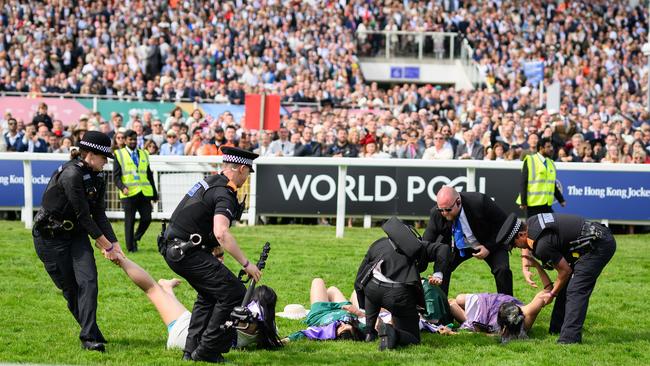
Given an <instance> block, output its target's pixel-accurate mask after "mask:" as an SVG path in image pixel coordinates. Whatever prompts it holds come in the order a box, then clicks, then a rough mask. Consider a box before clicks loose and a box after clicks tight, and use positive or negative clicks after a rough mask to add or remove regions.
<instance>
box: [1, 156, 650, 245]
mask: <svg viewBox="0 0 650 366" xmlns="http://www.w3.org/2000/svg"><path fill="white" fill-rule="evenodd" d="M67 159H68V156H67V155H65V154H38V153H0V163H1V162H2V161H22V162H23V175H24V180H23V182H24V199H25V201H24V202H25V204H24V206H23V207H22V208H21V211H22V215H21V217H22V221H23V222H24V223H25V227H26V228H31V227H32V225H33V211H34V207H33V204H32V202H33V184H32V177H33V174H32V162H33V161H65V160H67ZM220 163H221V157H217V156H201V157H199V156H152V157H151V169H152V171H153V172H154V176H155V177H156V179H157V182H156V184H157V187H159V192H160V201H159V202H158V204H157V206H155V207H154V212H153V214H152V216H153V218H154V219H169V218H170V217H171V214H172V212H173V210H174V208H175V207H176V205H177V204H178V202H179V201H180V200H181V198H182V197H183V195H184V194H185V193H186V192H187V190H188V189H189V188H190V187H191V186H192V185H193V184H194V183H195V182H196V181H197V180H199V179H201V178H202V177H204V176H206V175H209V174H214V172H216V171H217V170H218V168H219V165H220ZM262 165H281V166H301V165H302V166H305V165H307V166H335V167H337V168H338V173H337V174H338V175H337V182H338V183H337V193H336V194H337V199H336V202H337V204H336V236H337V237H343V234H344V228H345V217H346V196H345V195H346V193H345V182H346V176H347V169H348V167H386V168H395V167H411V168H423V169H435V168H463V169H466V182H467V191H470V192H473V191H476V190H477V188H476V169H478V168H480V169H509V170H519V169H521V162H519V161H509V162H507V161H483V160H436V161H430V160H411V159H361V158H311V157H262V158H259V159H257V160H255V166H256V167H259V166H262ZM556 166H557V169H558V170H559V171H562V170H572V171H607V172H612V173H616V172H644V173H649V172H650V171H649V169H648V166H647V165H635V164H581V163H557V164H556ZM106 170H108V171H111V170H112V163H111V162H109V163H108V164H107V166H106ZM259 184H260V182H257V177H256V174H255V173H252V174H251V177H250V179H249V186H248V187H246V186H245V187H244V188H243V189H242V196H243V194H244V193H248V199H249V202H248V211H247V213H245V215H244V216H243V218H242V221H244V222H247V223H248V225H255V223H256V219H257V216H258V214H257V195H258V191H259V187H258V186H259ZM108 185H109V186H111V185H112V179H111V178H110V177H109V181H108ZM513 189H516V188H515V187H513ZM260 193H262V192H260ZM107 196H108V197H107V200H108V203H107V207H108V210H107V214H108V216H109V217H110V218H114V219H122V218H124V213H123V212H122V210H121V207H120V206H119V201H118V200H117V196H116V195H114V196H111V194H110V193H109V194H108V195H107ZM366 220H367V218H366ZM611 222H615V221H611ZM630 223H637V224H644V223H645V224H647V222H630Z"/></svg>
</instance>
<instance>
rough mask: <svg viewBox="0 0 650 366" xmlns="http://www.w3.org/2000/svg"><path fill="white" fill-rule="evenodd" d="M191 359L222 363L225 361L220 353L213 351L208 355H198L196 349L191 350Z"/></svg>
mask: <svg viewBox="0 0 650 366" xmlns="http://www.w3.org/2000/svg"><path fill="white" fill-rule="evenodd" d="M192 360H194V361H203V362H211V363H224V362H226V359H224V358H223V356H222V355H221V353H215V354H214V355H212V356H210V357H206V356H203V355H199V354H198V353H197V352H196V351H194V352H192Z"/></svg>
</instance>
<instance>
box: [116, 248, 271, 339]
mask: <svg viewBox="0 0 650 366" xmlns="http://www.w3.org/2000/svg"><path fill="white" fill-rule="evenodd" d="M214 254H215V256H217V257H218V258H221V257H223V250H220V247H217V248H215V252H214ZM115 262H116V264H118V265H119V266H120V267H122V269H123V270H124V272H125V273H126V274H127V276H128V277H129V278H130V279H131V281H133V283H135V284H136V285H137V286H138V287H140V289H141V290H142V291H144V292H145V293H146V295H147V297H148V298H149V300H150V301H151V302H152V303H153V305H154V306H155V307H156V310H158V313H159V314H160V318H161V319H162V321H163V322H164V323H165V325H166V326H167V330H168V332H169V336H168V337H167V348H180V349H184V348H185V341H186V339H187V332H188V326H189V323H190V317H191V315H192V313H190V312H189V311H188V310H187V308H185V306H184V305H183V304H182V303H181V302H180V301H178V299H177V298H176V296H175V295H174V287H176V286H178V285H179V284H180V283H181V281H180V280H178V279H176V278H174V279H171V280H165V279H161V280H159V281H158V282H156V281H154V279H153V278H152V277H151V275H149V273H147V271H145V270H144V269H142V268H141V267H140V266H139V265H137V264H136V263H135V262H133V261H132V260H130V259H128V258H126V257H120V258H119V259H117V260H115ZM276 302H277V295H276V294H275V291H273V289H271V288H270V287H268V286H264V285H262V286H258V287H256V288H255V290H254V291H253V295H252V297H251V301H250V302H249V303H248V305H247V307H248V310H249V311H250V312H251V313H252V314H253V316H254V317H255V318H256V319H257V321H256V322H254V323H252V324H249V326H248V328H246V329H243V330H240V329H237V344H236V346H235V348H244V347H246V348H254V347H257V348H263V349H273V348H277V347H281V346H282V343H281V342H280V338H279V337H278V334H277V328H276V325H275V304H276Z"/></svg>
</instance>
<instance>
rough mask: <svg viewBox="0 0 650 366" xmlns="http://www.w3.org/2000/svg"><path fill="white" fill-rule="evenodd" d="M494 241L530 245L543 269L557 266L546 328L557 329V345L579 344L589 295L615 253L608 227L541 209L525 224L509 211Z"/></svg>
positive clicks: (548, 299) (551, 330) (517, 245)
mask: <svg viewBox="0 0 650 366" xmlns="http://www.w3.org/2000/svg"><path fill="white" fill-rule="evenodd" d="M497 241H499V242H503V243H506V245H508V246H509V247H510V248H512V247H513V246H515V247H517V248H521V249H530V250H531V252H532V254H533V256H534V257H535V258H537V259H539V260H540V261H541V262H542V264H543V265H545V267H552V268H555V269H556V270H557V272H558V274H557V279H556V280H555V283H554V284H552V286H551V285H549V286H548V288H547V289H546V290H547V291H548V292H547V294H546V298H545V302H546V304H549V303H550V302H551V301H553V299H554V298H555V305H554V306H553V313H552V315H551V325H550V327H549V332H550V333H551V334H557V333H560V338H559V339H558V343H579V342H582V326H583V324H584V322H585V318H586V316H587V306H588V305H589V297H590V296H591V292H592V291H593V290H594V287H595V286H596V280H597V279H598V276H599V275H600V272H602V270H603V268H605V265H607V263H609V261H610V259H611V258H612V256H613V255H614V252H615V251H616V240H614V237H613V236H612V233H611V232H610V231H609V229H608V228H607V227H605V226H603V225H601V224H598V223H595V222H589V221H586V220H585V219H584V218H582V217H580V216H576V215H567V214H556V213H544V214H538V215H535V216H531V217H530V218H528V220H527V222H526V223H524V222H520V221H519V220H517V218H516V216H515V215H514V214H510V216H508V218H507V219H506V221H505V222H504V224H503V227H502V228H501V230H500V231H499V235H498V237H497Z"/></svg>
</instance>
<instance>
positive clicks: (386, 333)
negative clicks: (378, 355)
mask: <svg viewBox="0 0 650 366" xmlns="http://www.w3.org/2000/svg"><path fill="white" fill-rule="evenodd" d="M396 346H397V333H396V332H395V329H393V326H392V325H390V324H386V323H384V322H383V321H382V320H381V318H379V350H380V351H384V350H386V349H393V348H395V347H396Z"/></svg>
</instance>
